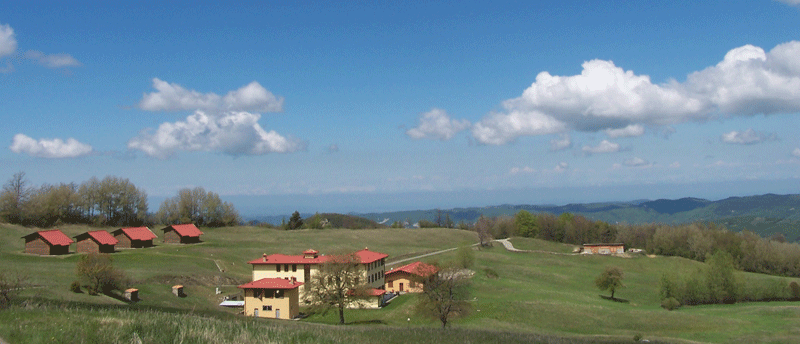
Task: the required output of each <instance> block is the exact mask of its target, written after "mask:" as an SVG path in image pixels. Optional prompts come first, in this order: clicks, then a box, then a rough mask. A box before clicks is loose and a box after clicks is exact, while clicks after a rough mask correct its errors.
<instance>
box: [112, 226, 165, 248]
mask: <svg viewBox="0 0 800 344" xmlns="http://www.w3.org/2000/svg"><path fill="white" fill-rule="evenodd" d="M111 234H113V235H114V238H116V239H117V240H118V241H119V243H118V244H117V245H118V246H119V247H122V248H142V247H151V246H153V239H155V238H157V236H156V235H155V234H154V233H153V232H152V231H150V228H147V227H128V228H120V229H117V230H115V231H113V232H111Z"/></svg>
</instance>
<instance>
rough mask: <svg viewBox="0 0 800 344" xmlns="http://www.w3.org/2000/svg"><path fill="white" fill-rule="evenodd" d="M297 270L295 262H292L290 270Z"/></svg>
mask: <svg viewBox="0 0 800 344" xmlns="http://www.w3.org/2000/svg"><path fill="white" fill-rule="evenodd" d="M295 271H297V264H292V272H295Z"/></svg>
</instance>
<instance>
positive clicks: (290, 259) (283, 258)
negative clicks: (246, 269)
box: [247, 253, 328, 265]
mask: <svg viewBox="0 0 800 344" xmlns="http://www.w3.org/2000/svg"><path fill="white" fill-rule="evenodd" d="M265 258H266V259H265ZM327 259H328V258H327V257H325V256H319V257H317V258H306V257H305V256H303V255H302V254H301V255H292V256H290V255H286V254H280V253H275V254H270V255H268V256H266V257H262V258H258V259H253V260H251V261H249V262H247V263H248V264H253V265H263V264H321V263H323V262H325V261H326V260H327Z"/></svg>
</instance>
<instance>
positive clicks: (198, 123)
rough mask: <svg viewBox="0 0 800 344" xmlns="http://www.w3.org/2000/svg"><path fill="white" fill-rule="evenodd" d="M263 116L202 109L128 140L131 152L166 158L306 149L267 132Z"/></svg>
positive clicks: (288, 139)
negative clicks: (190, 153)
mask: <svg viewBox="0 0 800 344" xmlns="http://www.w3.org/2000/svg"><path fill="white" fill-rule="evenodd" d="M260 118H261V115H259V114H254V113H249V112H224V113H220V114H207V113H205V112H203V111H201V110H197V111H195V113H194V114H192V115H190V116H188V117H186V120H185V121H177V122H167V123H162V124H161V125H160V126H159V127H158V129H156V130H155V131H153V130H152V129H146V130H144V131H143V132H141V133H140V134H139V136H137V137H135V138H133V139H131V140H130V141H128V148H129V149H136V150H140V151H142V152H144V153H145V154H147V155H149V156H152V157H155V158H158V159H166V158H168V157H170V156H173V155H174V154H175V152H176V151H181V150H185V151H220V152H223V153H225V154H228V155H233V156H241V155H263V154H267V153H288V152H295V151H299V150H304V149H305V143H303V142H301V141H299V140H296V139H293V138H288V137H284V136H281V135H280V134H278V133H276V132H275V131H266V130H264V129H263V128H262V127H261V125H259V124H258V120H259V119H260Z"/></svg>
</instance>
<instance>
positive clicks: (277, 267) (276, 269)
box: [275, 264, 281, 272]
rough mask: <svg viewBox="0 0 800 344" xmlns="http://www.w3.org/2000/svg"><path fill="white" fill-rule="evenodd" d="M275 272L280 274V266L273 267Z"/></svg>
mask: <svg viewBox="0 0 800 344" xmlns="http://www.w3.org/2000/svg"><path fill="white" fill-rule="evenodd" d="M275 271H277V272H281V265H280V264H278V265H275Z"/></svg>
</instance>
